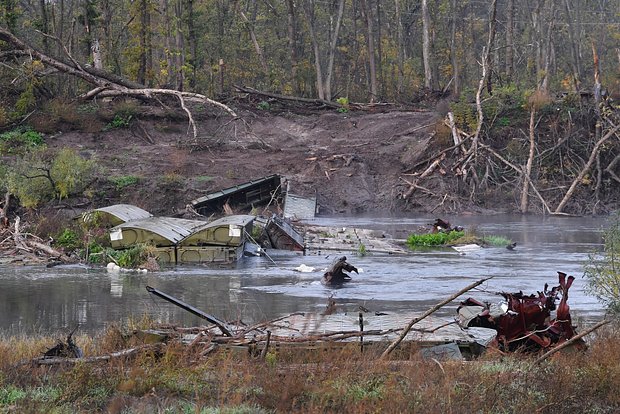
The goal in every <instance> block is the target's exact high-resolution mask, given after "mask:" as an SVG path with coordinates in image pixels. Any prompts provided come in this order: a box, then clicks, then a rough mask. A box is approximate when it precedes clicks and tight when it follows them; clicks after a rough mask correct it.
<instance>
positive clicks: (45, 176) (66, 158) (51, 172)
mask: <svg viewBox="0 0 620 414" xmlns="http://www.w3.org/2000/svg"><path fill="white" fill-rule="evenodd" d="M94 173H95V163H94V161H93V160H86V159H84V158H82V157H80V156H79V155H78V154H77V153H76V152H75V151H74V150H73V149H70V148H63V149H61V150H60V151H58V152H57V153H51V152H49V151H47V150H45V149H42V150H36V151H33V152H29V153H27V154H26V155H24V156H23V157H22V158H20V159H18V160H17V162H16V164H15V165H14V166H13V167H12V168H11V169H10V170H9V172H8V174H7V175H8V177H7V178H8V179H7V181H8V186H9V189H10V191H11V192H12V193H13V194H14V195H16V196H17V197H18V198H19V200H20V203H21V204H22V206H24V207H31V208H34V207H37V206H38V205H39V204H40V203H42V202H45V201H48V200H50V199H58V200H61V199H63V198H67V197H68V196H70V195H71V194H74V193H77V192H79V191H82V190H84V189H85V188H86V186H87V185H88V184H89V183H90V181H91V179H92V177H93V175H94Z"/></svg>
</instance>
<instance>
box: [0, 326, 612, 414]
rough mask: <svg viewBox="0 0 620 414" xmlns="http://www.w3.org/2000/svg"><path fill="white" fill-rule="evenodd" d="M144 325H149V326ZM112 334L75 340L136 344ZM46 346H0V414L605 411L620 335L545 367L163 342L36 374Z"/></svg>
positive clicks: (98, 348) (498, 358) (13, 342)
mask: <svg viewBox="0 0 620 414" xmlns="http://www.w3.org/2000/svg"><path fill="white" fill-rule="evenodd" d="M145 322H146V321H145ZM130 331H131V329H126V328H123V329H121V328H119V327H117V326H113V327H110V328H109V329H108V330H107V331H106V332H103V333H102V334H101V335H99V336H97V337H95V338H89V337H86V336H80V337H78V338H77V342H78V344H79V345H80V346H81V347H82V348H83V349H84V351H85V354H86V355H87V356H92V355H100V354H105V353H107V352H111V351H116V350H119V349H122V348H125V347H130V346H135V345H138V344H139V341H137V339H136V338H135V337H131V336H128V332H130ZM54 343H55V338H51V337H11V338H4V339H2V340H0V412H46V413H47V412H52V413H65V412H66V413H73V412H97V411H99V412H107V413H121V412H122V413H151V412H170V413H176V412H181V413H184V412H187V413H214V412H230V413H246V412H247V413H250V412H252V413H254V412H309V413H325V412H355V413H366V412H373V413H374V412H386V413H387V412H413V413H465V412H476V413H538V412H539V413H566V412H579V413H611V412H618V409H620V393H618V392H617V390H618V389H620V331H618V330H617V329H614V328H609V329H607V330H606V331H604V332H600V333H599V334H596V335H594V336H593V337H592V338H591V343H590V347H589V349H588V350H587V351H585V352H576V351H575V352H566V353H560V354H557V355H556V356H555V357H553V358H552V359H551V360H549V361H546V362H544V363H542V364H541V365H535V364H534V362H533V361H534V359H535V358H534V357H532V356H530V355H519V354H514V355H501V354H499V353H498V352H487V354H486V355H484V356H483V357H481V358H480V359H478V360H477V361H473V362H448V361H444V362H438V361H432V360H431V361H428V360H423V359H421V358H420V357H419V356H418V354H417V353H415V350H410V351H403V352H401V353H400V355H399V356H400V357H404V358H406V360H404V361H402V360H401V361H387V362H380V361H378V358H377V357H378V355H379V353H380V351H381V350H382V349H379V348H377V349H372V348H371V349H367V352H365V353H364V354H360V352H359V349H358V347H357V346H352V347H347V348H344V349H339V350H334V349H328V348H323V349H317V350H311V351H310V350H292V349H277V350H272V351H271V352H269V353H268V354H267V356H266V358H265V360H260V359H259V358H256V357H252V356H250V355H249V354H248V353H247V352H245V351H242V350H241V351H240V350H218V351H216V352H214V353H211V354H209V355H208V356H207V357H201V356H200V352H201V351H202V349H201V348H200V347H194V348H191V349H190V348H188V347H187V346H184V345H181V344H179V343H177V342H171V343H169V344H167V345H166V346H164V347H162V348H161V349H160V350H159V351H153V350H152V349H151V350H147V351H145V352H143V353H141V354H138V355H137V356H134V357H131V358H125V359H114V360H111V361H110V362H103V363H97V364H86V363H83V364H76V365H67V366H52V367H47V366H37V365H35V364H29V363H26V364H24V363H23V361H24V360H28V359H30V358H34V357H37V356H39V355H40V354H41V352H42V351H43V350H45V349H46V348H48V347H51V346H52V345H53V344H54Z"/></svg>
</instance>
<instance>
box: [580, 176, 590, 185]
mask: <svg viewBox="0 0 620 414" xmlns="http://www.w3.org/2000/svg"><path fill="white" fill-rule="evenodd" d="M591 184H592V178H591V177H590V175H589V174H586V175H585V176H584V177H583V178H582V179H581V185H591Z"/></svg>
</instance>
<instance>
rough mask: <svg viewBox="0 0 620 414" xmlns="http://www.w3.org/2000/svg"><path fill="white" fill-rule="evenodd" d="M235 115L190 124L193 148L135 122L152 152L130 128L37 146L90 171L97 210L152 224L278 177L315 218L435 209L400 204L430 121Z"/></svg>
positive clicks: (154, 124) (428, 145)
mask: <svg viewBox="0 0 620 414" xmlns="http://www.w3.org/2000/svg"><path fill="white" fill-rule="evenodd" d="M240 115H241V118H240V119H238V120H231V119H230V118H229V117H226V116H222V117H214V116H206V115H203V116H197V123H198V126H199V134H198V135H199V136H198V138H197V139H194V138H193V137H192V136H191V135H188V134H187V128H188V125H187V123H186V122H185V121H183V120H179V119H172V118H169V117H168V118H167V117H151V118H149V117H148V116H143V117H142V119H141V120H140V121H139V122H140V124H141V125H142V126H143V127H144V130H146V131H147V133H148V135H149V137H150V139H151V140H152V142H153V143H150V142H147V139H145V135H144V134H143V133H142V132H141V131H140V130H139V129H137V128H128V129H112V130H108V131H100V132H94V133H85V132H77V131H73V132H71V131H69V132H64V133H59V134H57V135H54V136H53V137H48V138H47V139H46V142H47V144H48V146H51V147H63V146H70V147H73V148H76V149H78V150H79V152H80V153H81V154H82V155H83V156H86V157H92V158H93V159H95V160H96V161H97V163H98V165H99V166H100V177H99V179H98V180H97V183H96V184H95V185H96V187H97V191H96V192H95V198H94V200H92V204H94V205H95V206H97V207H98V206H100V205H105V204H110V203H115V202H126V203H131V204H135V205H138V206H140V207H142V208H144V209H146V210H148V211H151V212H153V213H154V214H168V215H170V214H183V213H184V212H185V206H186V205H187V204H188V203H189V201H191V200H192V199H194V198H196V197H199V196H201V195H203V194H205V193H207V192H209V191H214V190H218V189H221V188H225V187H229V186H232V185H236V184H239V183H242V182H245V181H247V180H251V179H255V178H259V177H262V176H265V175H269V174H273V173H278V174H281V175H283V176H285V177H287V178H288V179H289V181H290V184H291V191H292V192H294V193H296V194H299V195H306V196H312V195H315V194H316V196H317V199H318V203H319V205H320V213H321V214H359V213H368V212H382V213H387V212H403V211H410V210H416V209H417V210H420V211H425V210H430V209H432V208H433V207H435V206H438V205H439V204H441V202H442V196H443V195H444V193H445V192H446V191H445V190H442V189H441V188H439V189H438V191H439V192H438V194H437V197H432V196H429V195H428V194H422V193H420V194H417V195H416V196H414V197H412V199H411V200H409V201H408V202H404V201H403V200H402V199H400V198H399V195H400V194H402V193H403V192H405V191H406V189H407V188H408V184H407V183H406V182H405V181H403V179H402V178H404V179H408V178H411V176H410V175H407V174H410V173H412V172H413V171H414V168H413V167H414V165H415V164H416V163H417V162H419V161H421V160H424V159H425V157H428V154H429V153H432V151H433V149H436V148H442V146H441V143H440V142H438V139H437V137H436V135H437V134H436V133H435V129H436V128H437V125H440V124H441V123H442V120H441V117H440V116H438V115H437V114H436V113H434V112H431V111H416V112H413V111H412V112H402V111H398V112H387V113H372V112H371V113H369V112H363V113H362V112H355V113H353V112H350V113H338V112H335V111H333V112H322V113H316V114H312V115H296V114H290V113H283V114H278V115H274V114H270V113H269V112H259V113H257V112H256V111H244V112H240ZM420 168H423V167H418V169H420ZM124 176H136V177H138V178H139V181H138V183H136V184H135V185H130V186H127V187H124V188H119V187H118V186H115V185H114V184H113V183H112V182H111V181H110V180H109V178H110V177H124ZM401 177H402V178H401ZM430 181H431V183H426V184H427V185H430V186H431V187H433V186H434V185H433V184H432V181H434V179H431V180H430ZM438 184H439V185H440V187H441V186H442V185H444V184H443V183H439V182H438ZM88 201H89V200H88V199H86V198H84V199H83V200H80V199H76V200H72V202H71V203H72V204H74V205H76V204H77V205H80V204H89V203H88ZM71 203H70V204H71ZM440 207H442V208H446V207H450V205H449V203H447V202H445V200H444V203H443V205H442V206H440ZM452 207H453V206H452ZM450 208H451V207H450ZM440 210H441V209H440Z"/></svg>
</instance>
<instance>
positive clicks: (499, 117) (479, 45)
mask: <svg viewBox="0 0 620 414" xmlns="http://www.w3.org/2000/svg"><path fill="white" fill-rule="evenodd" d="M0 64H1V67H2V70H1V72H0V85H1V87H0V132H1V131H6V132H5V134H7V133H9V134H10V133H11V131H15V129H16V128H18V127H23V126H24V125H31V126H33V128H34V129H35V130H37V131H39V132H46V131H45V128H44V125H43V126H42V125H41V121H40V119H39V126H37V125H36V122H35V121H36V119H37V117H36V115H35V116H31V115H32V114H33V113H35V112H36V111H37V110H41V109H43V110H44V111H45V110H46V105H47V111H48V113H49V111H50V110H49V108H50V105H52V106H53V105H56V108H57V107H58V106H59V105H60V104H58V102H59V101H66V102H70V103H71V105H75V102H84V101H89V100H90V101H92V100H97V99H99V98H105V97H108V98H109V97H118V96H123V95H124V96H132V97H135V98H140V99H142V100H144V99H149V100H151V101H154V102H155V104H161V105H162V106H165V105H168V104H169V103H170V99H167V100H166V99H165V98H169V97H172V100H173V101H174V102H175V105H176V106H177V107H178V106H180V107H181V108H182V110H183V111H184V112H185V116H186V117H187V118H188V119H189V125H190V128H189V130H190V135H193V137H194V139H195V141H196V140H197V137H198V132H199V131H198V130H199V126H198V125H197V122H196V120H195V116H196V110H195V109H194V110H192V109H191V108H189V107H188V105H189V103H190V102H192V103H193V102H198V103H200V104H203V105H207V106H210V107H213V108H215V109H217V110H223V111H225V113H226V112H227V115H230V116H232V118H233V120H234V119H238V118H237V117H238V114H237V113H236V112H235V109H234V108H235V102H234V97H235V94H237V96H238V93H239V92H243V93H246V94H250V95H251V94H253V93H258V94H259V96H263V97H270V99H280V98H285V99H289V100H292V101H294V100H298V101H302V102H314V103H319V104H321V105H322V106H323V107H326V108H330V109H331V110H334V109H337V110H338V111H339V112H347V111H349V110H355V109H360V108H361V109H368V108H373V109H376V108H381V106H380V105H388V107H386V108H392V109H396V110H398V109H399V108H401V109H402V108H424V109H426V110H431V111H435V112H437V114H438V115H439V116H441V117H445V121H444V122H443V125H442V126H439V127H438V128H437V131H436V133H437V140H438V141H439V142H440V146H442V145H443V144H445V145H443V147H441V148H439V149H441V150H442V151H447V150H446V149H445V147H447V146H450V145H451V144H453V147H451V148H452V149H456V152H453V153H449V154H448V155H449V157H448V158H449V159H451V166H450V170H451V171H452V172H453V173H454V176H455V177H457V179H458V180H460V182H459V183H458V185H456V187H455V188H456V190H455V191H457V192H458V193H459V195H460V196H462V197H464V198H469V199H470V200H472V201H475V202H476V201H477V202H479V201H480V198H481V197H482V198H484V197H487V198H488V197H491V196H492V195H493V192H492V191H490V190H489V189H491V190H493V191H504V192H506V191H508V192H511V193H512V194H515V196H514V197H515V198H517V199H518V201H517V202H516V204H517V208H516V209H517V210H518V211H520V212H528V211H531V210H532V201H531V199H532V198H533V199H535V200H536V201H535V203H536V209H535V210H536V211H537V212H542V213H558V214H560V213H563V212H565V211H566V210H569V211H570V212H573V213H597V212H600V211H601V209H600V205H601V203H602V205H607V207H606V208H603V209H602V210H603V211H610V210H611V209H613V206H614V205H615V203H616V202H617V201H618V200H616V198H617V197H616V196H615V194H616V193H617V191H615V189H617V186H618V185H619V184H620V177H619V173H618V164H619V161H620V145H619V143H618V139H617V138H618V136H619V133H618V130H619V127H620V115H619V112H620V111H619V110H618V103H617V102H618V99H620V1H619V0H609V1H606V0H598V1H591V0H562V1H547V0H506V1H497V0H492V1H488V2H483V1H475V0H474V1H456V0H445V1H436V2H429V1H428V0H415V1H410V0H389V1H388V0H297V1H294V0H285V1H275V0H243V1H241V0H204V1H195V0H175V1H173V0H159V1H155V0H136V1H123V0H103V1H93V0H79V1H78V0H76V1H71V0H40V1H18V0H3V1H2V2H0ZM274 97H275V98H274ZM50 102H51V103H52V104H50ZM54 102H55V104H54ZM60 106H62V105H60ZM67 108H70V107H65V109H64V111H65V112H66V111H73V112H76V111H77V112H79V111H78V110H77V109H75V108H74V107H71V108H73V109H67ZM255 109H267V110H268V109H270V105H269V102H268V100H267V98H265V99H264V100H262V101H261V100H260V99H259V101H257V102H256V103H255ZM52 112H53V111H52ZM57 112H58V111H57ZM39 118H40V117H39ZM128 123H129V122H128V120H127V119H123V118H122V117H121V118H118V119H117V118H115V120H114V122H112V124H113V125H116V126H123V125H124V124H128ZM141 128H142V129H144V127H141ZM48 129H51V127H48ZM47 132H48V133H49V132H50V131H47ZM235 133H236V132H235ZM3 136H4V137H5V138H4V140H5V141H7V140H8V138H7V137H8V135H3ZM146 138H147V140H151V138H150V137H148V136H147V137H146ZM0 141H2V140H0ZM196 142H197V141H196ZM4 155H7V154H4ZM428 155H429V156H430V157H431V158H430V159H429V162H432V161H436V162H435V163H434V164H433V163H430V164H427V165H426V167H428V170H427V172H428V174H430V173H433V170H434V168H435V167H437V166H438V165H439V164H440V161H443V160H439V158H438V157H439V156H441V155H444V156H445V155H446V154H445V153H444V152H441V153H437V152H435V153H430V154H428ZM438 160H439V161H438ZM444 164H445V162H444ZM433 165H434V166H435V167H433ZM418 167H424V166H423V165H418ZM431 167H432V168H431ZM422 171H424V170H422ZM22 175H23V174H22ZM49 181H52V182H53V180H51V179H50V180H49ZM408 183H409V185H408V188H405V189H404V190H403V191H401V192H400V193H399V194H401V196H399V197H400V199H404V200H406V199H408V198H409V196H411V194H412V193H413V192H414V191H415V189H416V186H418V184H420V183H418V180H417V179H416V181H414V182H412V181H408ZM480 190H482V191H480ZM13 193H14V194H17V193H19V191H18V190H14V191H13ZM57 193H59V194H62V196H61V197H66V196H67V195H69V193H70V191H60V192H57ZM576 195H579V196H580V199H579V200H578V201H575V197H576Z"/></svg>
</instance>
